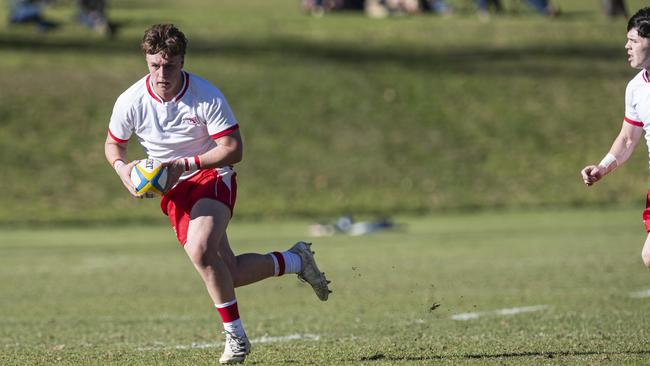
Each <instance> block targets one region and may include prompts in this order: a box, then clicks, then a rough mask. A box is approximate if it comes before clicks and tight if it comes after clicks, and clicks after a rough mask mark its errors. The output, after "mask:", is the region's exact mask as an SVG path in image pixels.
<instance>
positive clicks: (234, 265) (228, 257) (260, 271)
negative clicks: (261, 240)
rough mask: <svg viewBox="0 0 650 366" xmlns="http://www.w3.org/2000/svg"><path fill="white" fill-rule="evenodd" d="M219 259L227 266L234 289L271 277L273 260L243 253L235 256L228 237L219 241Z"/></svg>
mask: <svg viewBox="0 0 650 366" xmlns="http://www.w3.org/2000/svg"><path fill="white" fill-rule="evenodd" d="M221 240H222V241H223V242H222V244H221V251H220V252H219V254H220V256H221V258H222V259H223V261H224V262H225V263H226V265H227V266H228V268H229V270H230V273H231V275H232V279H233V283H234V286H235V287H241V286H245V285H249V284H251V283H255V282H258V281H261V280H263V279H265V278H269V277H273V275H274V266H275V265H274V264H273V258H271V257H270V256H269V255H266V254H258V253H245V254H240V255H238V256H235V255H234V254H233V252H232V249H231V248H230V243H229V242H228V236H227V235H224V236H223V238H222V239H221Z"/></svg>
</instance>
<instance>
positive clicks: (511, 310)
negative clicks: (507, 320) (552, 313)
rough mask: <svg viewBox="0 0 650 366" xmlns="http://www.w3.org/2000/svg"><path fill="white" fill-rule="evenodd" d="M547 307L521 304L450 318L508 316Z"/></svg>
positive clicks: (470, 318)
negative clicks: (521, 305)
mask: <svg viewBox="0 0 650 366" xmlns="http://www.w3.org/2000/svg"><path fill="white" fill-rule="evenodd" d="M548 308H549V306H548V305H534V306H523V307H517V308H507V309H499V310H493V311H477V312H471V313H461V314H455V315H452V316H451V317H450V318H451V319H452V320H461V321H462V320H473V319H478V318H480V317H482V316H485V315H499V316H509V315H516V314H522V313H532V312H536V311H542V310H546V309H548Z"/></svg>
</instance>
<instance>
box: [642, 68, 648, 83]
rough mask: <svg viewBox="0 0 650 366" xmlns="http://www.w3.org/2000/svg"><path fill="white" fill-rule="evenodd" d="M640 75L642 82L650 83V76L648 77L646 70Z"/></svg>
mask: <svg viewBox="0 0 650 366" xmlns="http://www.w3.org/2000/svg"><path fill="white" fill-rule="evenodd" d="M641 75H642V76H643V80H644V81H645V82H646V83H650V76H648V69H643V73H642V74H641Z"/></svg>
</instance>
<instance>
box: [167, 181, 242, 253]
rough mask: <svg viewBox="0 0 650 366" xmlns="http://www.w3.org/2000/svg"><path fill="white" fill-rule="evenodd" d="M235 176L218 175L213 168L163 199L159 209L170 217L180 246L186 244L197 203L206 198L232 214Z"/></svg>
mask: <svg viewBox="0 0 650 366" xmlns="http://www.w3.org/2000/svg"><path fill="white" fill-rule="evenodd" d="M235 175H236V174H235V173H234V172H233V173H227V174H226V175H223V176H221V175H219V173H218V172H217V170H216V169H204V170H201V171H199V172H198V173H197V174H195V175H193V176H192V177H190V178H189V179H187V180H184V181H182V182H180V183H178V184H177V185H176V186H175V187H174V188H172V190H171V191H169V192H167V194H165V195H164V196H163V197H162V200H161V201H160V209H161V210H162V212H163V213H164V214H165V215H167V216H168V217H169V222H170V223H171V224H172V228H173V229H174V232H175V233H176V238H178V241H179V242H180V243H181V245H185V242H187V228H188V226H189V225H190V212H191V211H192V207H193V206H194V204H195V203H196V202H197V201H198V200H200V199H202V198H208V199H213V200H217V201H219V202H222V203H223V204H225V205H226V206H228V208H230V214H231V215H232V213H233V210H234V208H235V200H236V199H237V180H236V179H235Z"/></svg>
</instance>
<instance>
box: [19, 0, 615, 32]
mask: <svg viewBox="0 0 650 366" xmlns="http://www.w3.org/2000/svg"><path fill="white" fill-rule="evenodd" d="M54 1H55V0H9V1H8V4H9V23H10V24H25V23H32V24H34V25H35V26H36V29H37V30H38V31H41V32H46V31H50V30H53V29H55V28H56V27H57V26H58V25H59V24H57V23H55V22H53V21H51V20H48V19H47V18H46V17H45V16H44V15H43V7H45V6H47V5H49V4H50V3H52V2H54ZM504 2H505V3H504ZM74 3H75V6H76V8H77V12H76V15H75V19H73V20H74V21H76V22H79V23H81V24H83V25H84V26H85V27H87V28H88V29H91V30H93V31H95V32H98V33H100V34H102V35H105V36H107V37H112V36H114V35H115V33H116V31H117V25H116V24H115V23H112V22H110V21H109V19H108V16H107V4H106V0H75V2H74ZM459 5H460V6H462V7H463V8H464V9H466V8H471V9H473V10H475V11H476V13H477V15H478V16H479V18H480V19H482V20H488V19H489V18H490V16H492V15H496V14H501V13H506V12H512V13H515V12H519V11H520V10H521V9H522V8H526V9H529V10H530V11H533V12H536V13H538V14H540V15H543V16H549V17H556V16H559V15H561V10H560V8H559V7H558V6H557V5H555V4H553V3H552V1H551V0H460V1H454V2H453V3H450V1H449V0H302V8H303V10H304V11H305V12H307V13H309V14H311V15H314V16H323V15H325V14H327V13H332V12H338V11H363V12H365V13H366V14H367V15H368V16H369V17H373V18H384V17H388V16H395V15H415V14H426V13H430V14H431V13H432V14H440V15H451V14H453V13H454V12H455V11H457V8H458V7H459ZM600 7H601V10H602V12H603V14H604V15H605V16H607V17H611V18H615V17H627V16H628V13H627V8H626V5H625V1H624V0H600Z"/></svg>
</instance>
